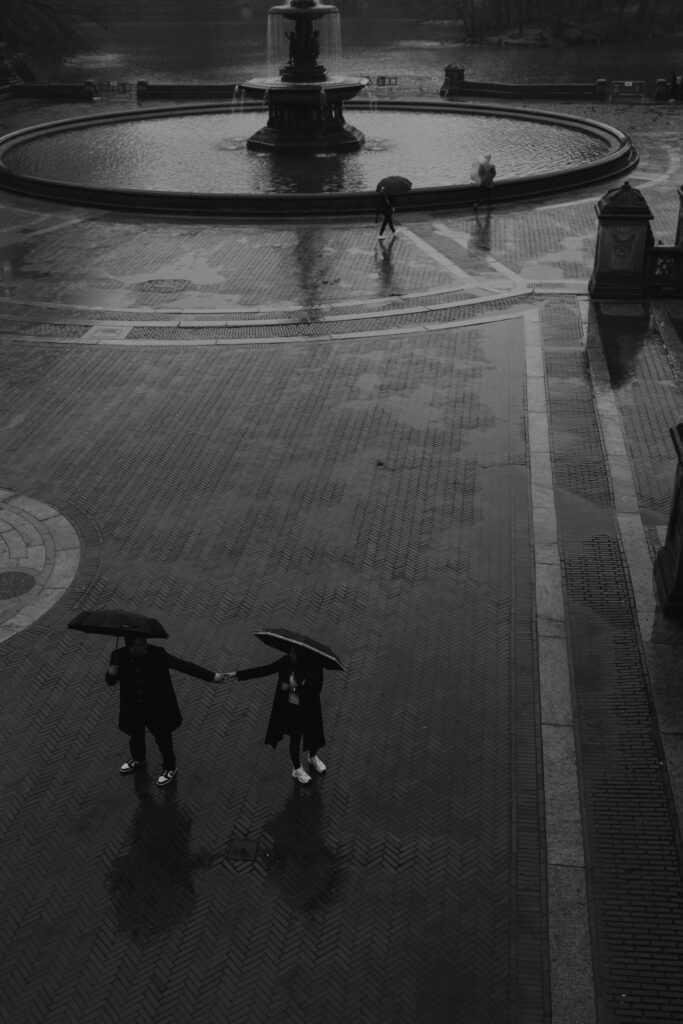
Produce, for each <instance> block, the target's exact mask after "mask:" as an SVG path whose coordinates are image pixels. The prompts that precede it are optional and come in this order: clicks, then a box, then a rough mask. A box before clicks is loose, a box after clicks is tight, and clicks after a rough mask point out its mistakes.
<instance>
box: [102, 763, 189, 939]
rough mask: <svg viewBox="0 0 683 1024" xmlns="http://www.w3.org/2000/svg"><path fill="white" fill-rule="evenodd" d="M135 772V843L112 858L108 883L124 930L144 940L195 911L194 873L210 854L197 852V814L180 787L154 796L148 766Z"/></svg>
mask: <svg viewBox="0 0 683 1024" xmlns="http://www.w3.org/2000/svg"><path fill="white" fill-rule="evenodd" d="M134 778H135V789H136V793H137V796H138V799H139V803H138V806H137V808H136V810H135V813H134V815H133V820H132V823H131V827H130V833H129V842H130V846H129V849H128V850H127V852H125V853H122V854H120V855H119V856H118V857H117V858H116V859H115V860H114V862H113V863H112V865H111V868H110V870H109V873H108V884H109V892H110V895H111V899H112V904H113V906H114V909H115V911H116V914H117V916H118V920H119V928H120V930H121V931H124V932H128V933H129V934H131V936H132V937H133V939H135V940H136V941H138V942H144V941H145V940H146V939H147V938H150V937H152V936H154V935H157V934H159V933H163V932H168V931H170V929H171V928H173V927H174V926H175V925H176V924H177V923H178V922H179V921H182V920H184V919H185V918H187V917H188V916H189V915H190V914H191V912H192V908H193V906H194V902H195V898H196V894H195V888H194V882H193V877H192V876H193V873H194V872H195V871H196V870H197V868H199V867H201V866H202V865H204V864H205V863H206V862H207V859H208V858H205V857H203V856H201V855H198V854H194V855H193V854H192V853H191V838H192V818H191V817H190V815H189V814H188V813H187V811H186V810H185V809H184V808H183V807H182V806H181V805H180V804H179V803H178V794H177V792H176V791H175V790H174V788H173V787H171V788H169V789H165V790H164V791H163V794H162V798H161V800H160V801H159V800H156V799H154V798H153V797H152V793H151V790H150V779H149V776H148V775H147V773H146V772H138V773H137V774H136V775H135V777H134ZM154 789H155V791H156V786H155V787H154Z"/></svg>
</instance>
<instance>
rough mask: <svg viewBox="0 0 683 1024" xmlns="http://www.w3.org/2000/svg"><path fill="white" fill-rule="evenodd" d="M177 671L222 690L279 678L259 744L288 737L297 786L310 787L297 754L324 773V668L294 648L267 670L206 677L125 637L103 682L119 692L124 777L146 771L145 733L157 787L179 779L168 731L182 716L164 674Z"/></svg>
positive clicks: (160, 651) (138, 638)
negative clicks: (157, 770)
mask: <svg viewBox="0 0 683 1024" xmlns="http://www.w3.org/2000/svg"><path fill="white" fill-rule="evenodd" d="M171 669H174V670H175V671H176V672H183V673H185V675H188V676H193V677H194V678H195V679H203V680H204V681H205V682H207V683H208V682H215V683H225V682H227V681H228V680H230V679H237V680H246V679H259V678H261V677H263V676H270V675H275V674H277V685H276V689H275V696H274V698H273V705H272V708H271V712H270V720H269V722H268V729H267V731H266V738H265V742H266V743H267V744H269V745H270V746H271V747H273V749H275V747H276V746H277V744H278V743H279V742H280V740H281V739H282V738H283V736H285V735H287V736H289V755H290V758H291V761H292V776H293V777H294V778H295V779H296V781H297V782H299V783H301V784H302V785H307V784H308V783H309V782H310V781H311V776H310V774H309V772H308V771H306V768H303V767H302V765H301V748H302V746H303V749H304V751H306V752H307V754H308V757H307V768H308V769H309V770H310V771H312V772H314V773H315V774H317V775H322V774H323V773H324V772H325V765H324V764H323V762H322V761H321V760H320V758H319V757H318V750H319V749H320V748H321V747H323V746H324V745H325V733H324V731H323V717H322V708H321V704H320V691H321V689H322V685H323V665H322V661H321V660H320V659H319V658H316V657H315V655H314V654H313V653H310V652H307V651H306V650H304V649H303V648H301V647H300V646H297V645H296V644H292V646H291V647H290V648H289V650H288V652H287V653H286V654H284V655H283V656H282V657H280V658H278V659H277V660H276V661H274V662H271V663H270V664H268V665H258V666H256V667H255V668H249V669H243V670H240V671H237V672H211V671H210V670H209V669H205V668H202V667H201V666H200V665H195V664H193V662H191V661H183V660H182V659H181V658H176V657H174V655H172V654H169V653H168V651H166V650H165V648H163V647H158V646H156V645H152V644H148V643H147V638H146V637H145V636H141V635H139V634H132V633H127V634H124V646H123V647H117V649H116V650H115V651H112V654H111V658H110V661H109V667H108V669H107V673H106V676H105V678H106V682H107V683H108V685H109V686H117V685H118V687H119V729H120V730H121V731H122V732H124V733H126V734H127V735H128V737H129V746H130V757H129V759H128V760H127V761H126V762H125V763H124V764H122V765H121V768H120V769H119V770H120V772H121V774H122V775H129V774H131V773H132V772H135V771H136V770H137V769H138V768H142V767H144V765H146V763H147V761H146V730H149V731H150V732H151V734H152V736H153V737H154V739H155V741H156V744H157V746H158V748H159V752H160V754H161V758H162V767H161V774H160V775H159V777H158V779H157V785H158V786H166V785H168V783H169V782H171V781H172V780H173V779H174V778H175V776H176V773H177V768H176V758H175V752H174V749H173V732H174V730H175V729H177V728H178V726H179V725H180V724H181V723H182V715H181V714H180V708H179V706H178V701H177V698H176V695H175V691H174V689H173V683H172V682H171V673H170V670H171Z"/></svg>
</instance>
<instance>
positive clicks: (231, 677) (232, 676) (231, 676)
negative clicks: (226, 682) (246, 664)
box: [223, 672, 237, 679]
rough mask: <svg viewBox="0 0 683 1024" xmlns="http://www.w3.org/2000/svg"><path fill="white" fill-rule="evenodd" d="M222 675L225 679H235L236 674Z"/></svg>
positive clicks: (226, 673) (225, 673) (227, 673)
mask: <svg viewBox="0 0 683 1024" xmlns="http://www.w3.org/2000/svg"><path fill="white" fill-rule="evenodd" d="M223 674H224V675H225V678H226V679H237V673H236V672H224V673H223Z"/></svg>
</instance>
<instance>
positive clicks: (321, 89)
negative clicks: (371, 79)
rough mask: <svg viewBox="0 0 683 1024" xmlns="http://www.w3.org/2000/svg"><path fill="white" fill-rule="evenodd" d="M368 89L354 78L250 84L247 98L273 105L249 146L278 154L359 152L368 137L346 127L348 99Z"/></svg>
mask: <svg viewBox="0 0 683 1024" xmlns="http://www.w3.org/2000/svg"><path fill="white" fill-rule="evenodd" d="M364 85H365V82H364V81H358V80H354V79H349V80H345V79H326V80H325V81H324V82H315V83H313V82H310V83H308V82H283V81H282V80H281V79H278V78H275V79H267V78H266V79H252V80H251V81H249V82H245V83H244V84H243V85H242V90H243V92H244V94H245V96H248V97H253V98H255V99H263V101H264V103H267V104H268V122H267V124H266V125H265V126H264V127H263V128H260V129H259V131H257V132H256V133H255V134H254V135H252V136H251V138H250V139H249V140H248V141H247V148H248V149H253V150H261V151H269V152H270V151H277V152H279V153H302V152H316V153H317V152H334V153H345V152H348V151H350V150H355V149H360V147H361V146H362V145H363V144H364V142H365V136H364V135H363V133H362V132H361V131H359V130H358V128H354V127H353V125H350V124H347V122H346V120H345V118H344V101H345V100H349V99H351V98H352V97H354V96H355V95H357V93H359V92H360V91H361V89H362V88H363V87H364Z"/></svg>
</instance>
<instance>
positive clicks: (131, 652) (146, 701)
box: [68, 609, 226, 786]
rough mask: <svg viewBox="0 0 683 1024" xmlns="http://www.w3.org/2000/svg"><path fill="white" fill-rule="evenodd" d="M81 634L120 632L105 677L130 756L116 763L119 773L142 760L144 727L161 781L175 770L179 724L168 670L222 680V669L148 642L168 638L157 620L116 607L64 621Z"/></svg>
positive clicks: (167, 779)
mask: <svg viewBox="0 0 683 1024" xmlns="http://www.w3.org/2000/svg"><path fill="white" fill-rule="evenodd" d="M68 628H69V629H75V630H79V631H81V632H83V633H99V634H101V635H104V636H117V637H118V636H122V637H123V640H124V646H123V647H117V648H116V650H114V651H112V653H111V657H110V659H109V667H108V669H107V672H106V675H105V680H106V682H107V684H108V685H109V686H116V685H117V684H118V687H119V729H120V730H121V732H125V733H127V734H128V736H129V737H130V741H129V742H130V758H129V760H128V761H126V762H124V764H122V765H121V768H120V769H119V771H120V772H121V774H122V775H129V774H130V773H131V772H134V771H136V770H137V769H138V768H142V767H143V766H144V765H145V764H146V763H147V761H146V743H145V730H146V729H149V731H150V732H151V734H152V736H153V737H154V739H155V740H156V743H157V746H158V747H159V752H160V753H161V757H162V766H161V774H160V776H159V778H158V779H157V785H158V786H166V785H168V783H169V782H171V780H172V779H173V778H175V775H176V758H175V752H174V749H173V732H174V731H175V730H176V729H177V728H178V727H179V726H180V724H181V723H182V720H183V719H182V715H181V714H180V708H179V707H178V701H177V699H176V695H175V691H174V689H173V683H172V682H171V673H170V669H174V670H175V671H176V672H184V673H185V675H188V676H194V677H195V678H196V679H203V680H204V682H207V683H209V682H215V683H221V682H225V679H226V676H225V674H224V673H221V672H211V671H210V670H209V669H206V668H202V667H201V665H195V664H193V663H192V662H191V661H183V660H182V659H181V658H176V657H174V655H172V654H169V653H168V651H166V650H165V648H163V647H157V646H156V645H155V646H152V645H151V644H148V643H147V639H148V637H162V638H163V637H168V633H167V632H166V630H165V629H164V627H163V626H162V625H161V623H160V622H159V621H158V620H157V619H152V618H149V617H147V616H145V615H139V614H137V613H135V612H126V611H123V610H120V609H102V610H99V611H91V612H81V613H80V614H79V615H77V616H76V618H75V619H73V620H72V621H71V622H70V623H69V626H68Z"/></svg>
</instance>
